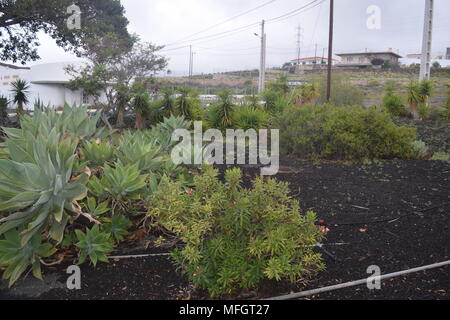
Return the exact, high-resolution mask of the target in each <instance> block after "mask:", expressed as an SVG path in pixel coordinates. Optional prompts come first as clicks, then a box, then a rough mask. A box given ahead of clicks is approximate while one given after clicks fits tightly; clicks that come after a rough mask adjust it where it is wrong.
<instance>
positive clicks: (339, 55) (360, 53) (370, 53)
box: [336, 51, 403, 58]
mask: <svg viewBox="0 0 450 320" xmlns="http://www.w3.org/2000/svg"><path fill="white" fill-rule="evenodd" d="M373 54H391V55H393V56H396V57H397V58H403V57H402V56H401V55H399V54H397V53H395V52H392V51H379V52H356V53H339V54H336V55H337V56H338V57H341V56H360V55H373Z"/></svg>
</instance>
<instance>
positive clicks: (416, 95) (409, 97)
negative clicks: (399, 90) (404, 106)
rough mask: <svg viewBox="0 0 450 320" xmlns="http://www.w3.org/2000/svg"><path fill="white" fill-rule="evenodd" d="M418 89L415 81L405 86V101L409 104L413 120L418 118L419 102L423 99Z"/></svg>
mask: <svg viewBox="0 0 450 320" xmlns="http://www.w3.org/2000/svg"><path fill="white" fill-rule="evenodd" d="M420 91H421V90H420V86H419V84H418V83H417V82H411V83H410V84H409V85H407V86H406V101H407V103H408V104H409V108H410V110H411V114H412V115H413V118H414V120H418V119H419V104H420V103H421V101H422V99H423V97H422V96H421V93H420Z"/></svg>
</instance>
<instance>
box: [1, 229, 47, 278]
mask: <svg viewBox="0 0 450 320" xmlns="http://www.w3.org/2000/svg"><path fill="white" fill-rule="evenodd" d="M20 234H21V232H20V231H19V230H18V229H12V230H10V231H8V232H6V233H5V235H4V240H0V266H2V267H5V268H6V270H5V271H4V272H3V279H9V287H11V286H12V285H13V284H14V283H15V282H16V281H17V280H18V279H19V278H20V276H21V275H22V274H23V273H24V272H25V271H26V270H27V269H28V266H29V265H31V268H32V271H33V275H34V276H35V277H36V278H38V279H42V273H41V260H40V259H41V258H48V257H50V256H52V255H53V254H54V253H55V252H56V249H55V248H53V246H52V245H51V244H49V243H42V242H41V235H40V234H37V235H35V236H33V238H32V239H31V241H29V242H28V243H27V244H25V246H24V245H23V244H22V239H21V235H20Z"/></svg>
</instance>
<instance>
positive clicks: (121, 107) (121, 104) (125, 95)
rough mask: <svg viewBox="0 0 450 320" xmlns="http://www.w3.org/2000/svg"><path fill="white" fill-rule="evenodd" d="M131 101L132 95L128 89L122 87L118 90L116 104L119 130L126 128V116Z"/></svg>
mask: <svg viewBox="0 0 450 320" xmlns="http://www.w3.org/2000/svg"><path fill="white" fill-rule="evenodd" d="M129 101H130V95H129V90H128V87H127V86H125V85H120V86H119V87H118V88H117V94H116V103H117V120H116V126H117V127H118V128H123V127H125V121H124V114H125V109H126V107H127V104H128V102H129Z"/></svg>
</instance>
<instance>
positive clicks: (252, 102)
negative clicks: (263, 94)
mask: <svg viewBox="0 0 450 320" xmlns="http://www.w3.org/2000/svg"><path fill="white" fill-rule="evenodd" d="M245 100H246V102H247V105H248V106H249V107H250V108H252V109H253V110H256V109H260V107H261V104H260V101H261V98H260V97H259V96H258V95H255V94H252V95H251V96H246V97H245Z"/></svg>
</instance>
